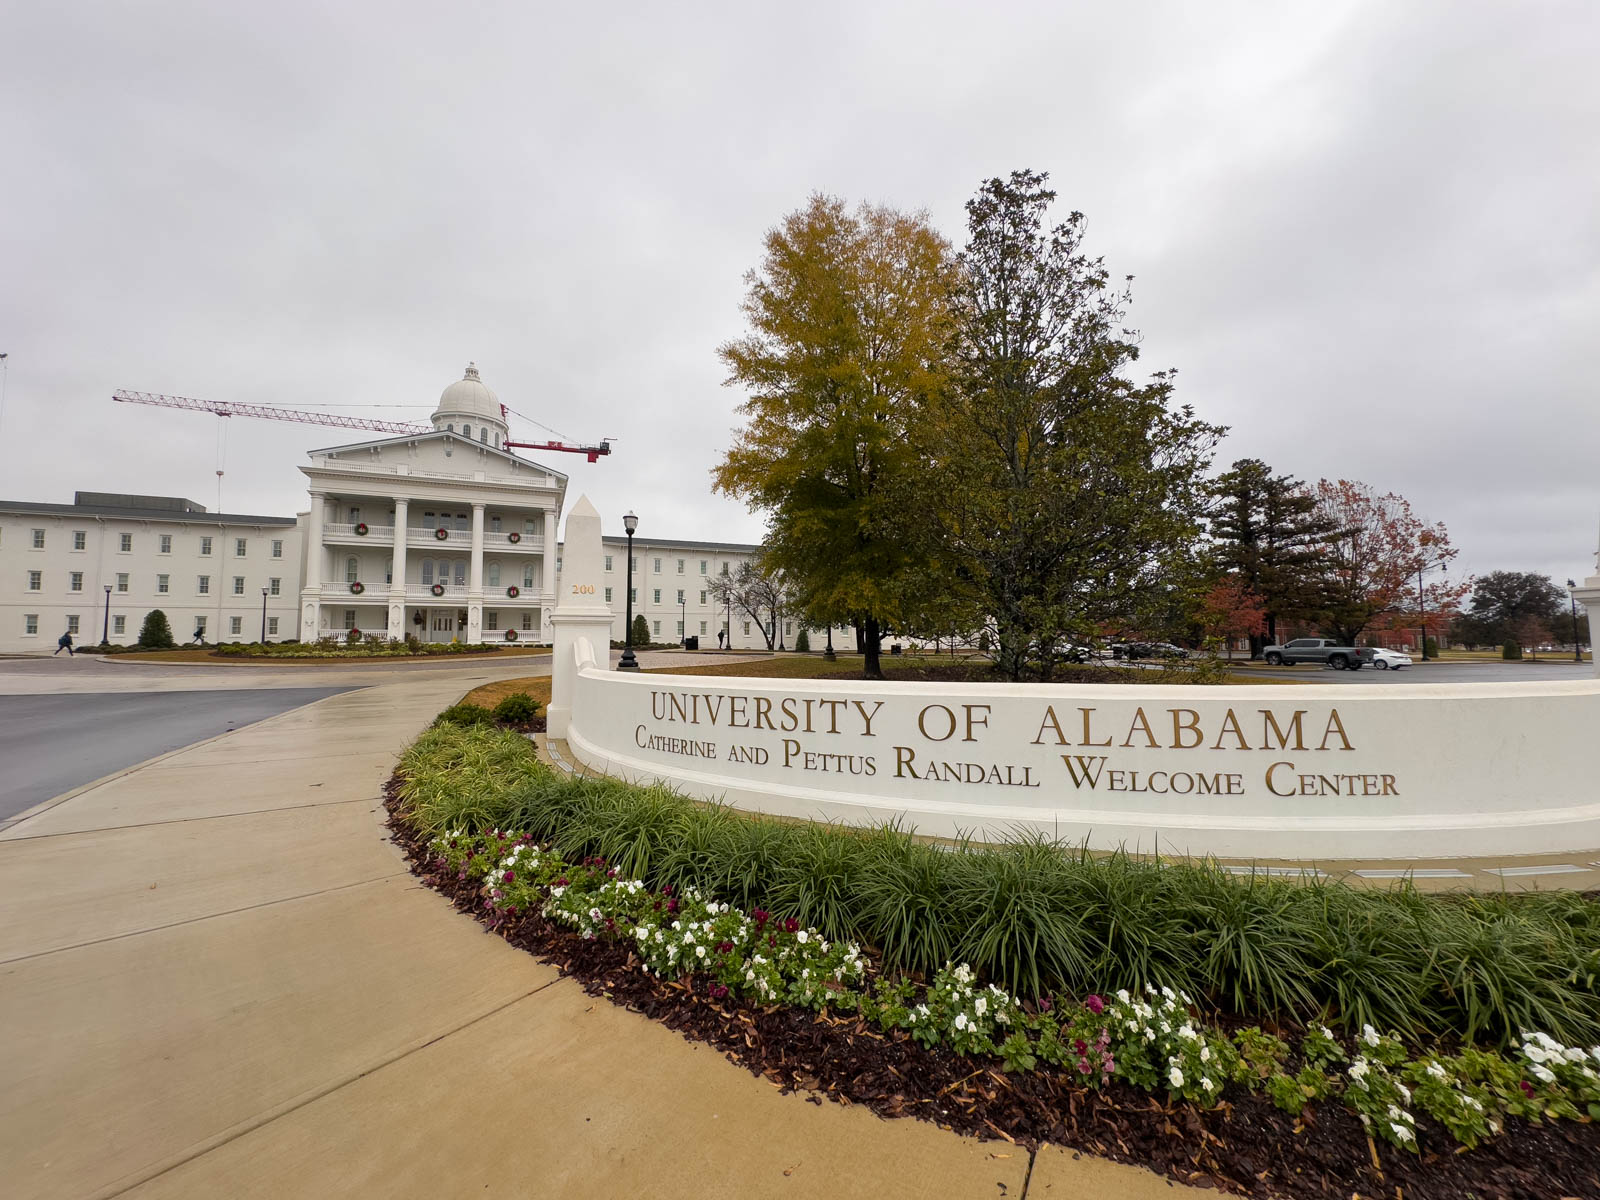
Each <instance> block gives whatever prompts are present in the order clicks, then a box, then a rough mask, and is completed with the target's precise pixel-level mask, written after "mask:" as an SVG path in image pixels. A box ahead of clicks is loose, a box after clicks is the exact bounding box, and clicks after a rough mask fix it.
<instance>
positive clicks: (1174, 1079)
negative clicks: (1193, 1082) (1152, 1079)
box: [1167, 1067, 1183, 1088]
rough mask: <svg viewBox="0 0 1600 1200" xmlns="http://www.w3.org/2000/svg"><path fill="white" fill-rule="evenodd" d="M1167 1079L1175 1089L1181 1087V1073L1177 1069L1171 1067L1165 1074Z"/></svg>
mask: <svg viewBox="0 0 1600 1200" xmlns="http://www.w3.org/2000/svg"><path fill="white" fill-rule="evenodd" d="M1167 1079H1168V1080H1169V1081H1170V1082H1171V1084H1172V1086H1173V1087H1175V1088H1181V1087H1182V1086H1183V1072H1182V1071H1180V1070H1178V1068H1177V1067H1173V1068H1172V1070H1170V1071H1168V1072H1167Z"/></svg>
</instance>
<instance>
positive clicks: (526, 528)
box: [522, 517, 538, 536]
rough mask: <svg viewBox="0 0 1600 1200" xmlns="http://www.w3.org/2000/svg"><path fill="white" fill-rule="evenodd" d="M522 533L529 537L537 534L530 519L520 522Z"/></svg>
mask: <svg viewBox="0 0 1600 1200" xmlns="http://www.w3.org/2000/svg"><path fill="white" fill-rule="evenodd" d="M522 532H523V533H525V534H528V535H530V536H531V535H533V534H535V533H537V532H538V530H536V529H535V528H534V527H533V518H532V517H528V518H526V519H525V520H524V521H523V522H522Z"/></svg>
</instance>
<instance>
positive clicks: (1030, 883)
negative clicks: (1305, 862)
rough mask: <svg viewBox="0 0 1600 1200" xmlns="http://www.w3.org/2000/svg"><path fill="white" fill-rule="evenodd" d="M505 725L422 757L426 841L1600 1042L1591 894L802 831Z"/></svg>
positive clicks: (992, 946) (976, 949)
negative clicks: (1451, 890) (549, 755)
mask: <svg viewBox="0 0 1600 1200" xmlns="http://www.w3.org/2000/svg"><path fill="white" fill-rule="evenodd" d="M463 709H465V710H466V712H465V717H464V718H463V717H462V716H459V715H457V714H460V713H461V712H462V710H463ZM488 716H489V714H487V713H485V712H484V711H483V710H482V709H477V708H476V707H475V706H457V708H456V709H452V710H449V712H448V713H447V714H445V715H444V716H441V719H440V723H439V724H438V725H437V726H436V727H435V728H434V729H433V730H431V731H430V732H429V733H427V734H425V735H424V736H423V738H422V739H420V740H419V741H418V742H417V743H416V744H415V745H414V746H413V747H412V748H411V750H409V751H407V753H406V756H405V758H404V759H403V761H402V767H401V770H402V774H403V776H404V778H405V783H404V787H403V789H402V796H403V798H405V800H406V803H407V807H408V811H409V812H410V814H411V816H412V819H413V820H415V821H416V822H417V823H418V825H419V826H420V827H421V828H422V829H423V830H424V831H425V832H430V833H434V832H438V831H440V830H442V829H447V828H448V829H456V828H462V829H465V830H467V831H469V832H472V831H480V832H481V831H486V830H489V829H492V828H498V829H514V830H517V831H519V832H522V833H526V834H529V835H531V836H532V837H534V838H536V839H539V840H541V841H545V842H552V843H554V844H556V845H559V846H560V847H561V850H562V852H563V854H564V855H566V856H567V857H568V858H569V859H572V860H578V859H581V858H583V857H585V856H590V855H595V856H604V857H605V858H606V859H607V860H608V861H609V862H611V863H613V864H615V865H616V866H617V867H618V869H619V870H621V871H623V872H625V873H626V874H627V875H628V876H629V877H630V878H637V879H640V880H643V881H645V882H646V883H647V884H649V885H650V886H652V887H660V886H662V885H664V884H671V885H672V886H673V887H675V888H684V887H689V886H694V887H699V888H701V889H703V890H704V891H705V892H706V893H707V894H709V895H713V896H715V897H717V898H718V899H719V900H723V901H726V902H727V903H731V904H735V905H738V906H739V907H741V908H744V909H746V910H749V911H753V910H755V909H758V908H761V909H767V910H770V911H772V912H775V913H779V914H781V915H783V916H785V917H791V916H792V917H794V918H796V919H798V920H800V921H801V922H802V923H804V924H806V925H809V926H813V927H815V928H816V929H818V930H820V931H822V932H823V934H824V935H825V936H826V937H828V938H830V939H835V940H837V939H843V938H849V939H852V940H856V941H859V942H862V943H865V944H870V945H874V946H877V947H879V948H880V949H881V953H882V957H883V960H884V963H885V965H886V966H887V967H888V968H890V969H900V970H907V971H912V972H917V973H920V974H922V975H923V976H924V977H932V975H933V974H934V973H935V972H937V971H938V970H939V969H940V968H941V967H942V966H944V964H946V963H948V962H953V961H954V962H959V961H963V960H965V961H967V962H969V963H971V964H972V966H973V967H974V968H976V969H977V970H978V971H979V972H980V973H981V974H983V975H984V976H985V977H986V978H987V979H989V980H991V981H993V982H994V983H997V984H999V985H1000V986H1002V987H1005V988H1006V989H1008V990H1009V991H1012V992H1013V993H1015V994H1017V995H1020V996H1022V997H1024V998H1032V997H1035V996H1041V995H1047V994H1050V993H1053V992H1056V993H1059V992H1064V993H1067V994H1071V995H1084V994H1087V993H1089V992H1098V993H1101V994H1106V993H1110V992H1112V991H1114V990H1115V989H1117V988H1126V989H1128V990H1130V991H1138V990H1139V989H1142V988H1143V987H1145V986H1146V985H1148V984H1153V985H1156V986H1158V987H1159V986H1166V987H1170V988H1173V989H1179V990H1185V991H1188V992H1189V993H1191V994H1192V995H1194V996H1197V997H1200V998H1201V999H1202V1003H1203V1004H1204V1005H1206V1006H1209V1007H1210V1008H1212V1009H1214V1010H1218V1011H1225V1012H1231V1013H1236V1014H1239V1015H1242V1016H1244V1017H1245V1018H1246V1019H1247V1020H1249V1021H1260V1022H1266V1021H1268V1020H1279V1021H1281V1020H1283V1019H1285V1018H1287V1019H1289V1020H1293V1021H1300V1022H1309V1021H1314V1020H1324V1021H1326V1022H1328V1023H1329V1024H1331V1025H1333V1026H1335V1027H1336V1028H1341V1029H1343V1030H1345V1031H1347V1032H1352V1033H1353V1032H1356V1031H1359V1030H1360V1029H1361V1028H1362V1027H1363V1026H1364V1025H1368V1024H1370V1025H1373V1026H1374V1027H1376V1028H1380V1029H1398V1030H1402V1031H1406V1032H1407V1033H1409V1034H1411V1035H1412V1036H1414V1037H1417V1038H1419V1039H1420V1038H1427V1039H1434V1038H1440V1037H1443V1038H1447V1039H1448V1038H1450V1037H1452V1036H1453V1037H1457V1038H1460V1039H1463V1040H1466V1041H1479V1042H1494V1043H1499V1044H1505V1043H1507V1042H1508V1041H1510V1040H1511V1039H1513V1038H1515V1037H1516V1036H1517V1035H1518V1033H1519V1031H1521V1030H1524V1029H1542V1030H1545V1031H1547V1032H1549V1033H1551V1034H1552V1035H1554V1036H1555V1037H1558V1038H1560V1039H1561V1040H1562V1041H1565V1042H1576V1041H1581V1042H1582V1043H1583V1044H1584V1045H1591V1044H1593V1043H1594V1042H1595V1041H1596V1040H1597V1038H1600V986H1597V984H1600V980H1597V975H1600V904H1596V903H1595V902H1594V901H1592V900H1589V899H1586V898H1584V897H1583V896H1579V895H1575V894H1572V893H1543V894H1532V895H1499V894H1496V895H1490V896H1483V895H1475V894H1465V895H1440V896H1432V895H1425V894H1423V893H1420V892H1418V891H1416V889H1415V888H1414V887H1412V886H1411V884H1410V882H1409V881H1401V882H1399V883H1397V884H1395V885H1393V886H1392V887H1391V888H1389V889H1388V890H1384V891H1379V890H1375V889H1370V888H1358V887H1353V886H1350V885H1348V884H1346V883H1343V882H1340V881H1337V880H1329V879H1319V878H1307V879H1305V880H1296V879H1280V878H1273V877H1266V876H1262V875H1249V876H1243V877H1240V876H1235V875H1232V874H1229V873H1228V872H1225V871H1223V870H1222V869H1221V868H1220V867H1218V866H1216V865H1214V864H1211V863H1207V862H1194V861H1181V862H1166V863H1162V862H1155V861H1151V860H1148V859H1135V858H1132V857H1129V856H1126V855H1121V854H1113V855H1104V856H1095V855H1091V854H1089V853H1088V852H1087V851H1085V850H1083V849H1081V848H1076V847H1069V846H1063V845H1059V844H1056V843H1053V842H1050V841H1048V840H1047V839H1045V838H1042V837H1034V838H1029V839H1023V840H1021V841H1018V842H1015V843H1013V844H1009V845H1004V844H1003V845H973V844H957V845H955V846H935V845H932V844H929V843H926V842H920V841H917V840H916V839H915V838H913V837H912V836H911V834H910V833H908V832H907V831H905V830H902V829H899V828H895V827H892V826H890V827H880V828H873V829H859V828H854V827H845V826H834V825H822V824H807V823H794V822H783V821H778V820H775V819H773V818H769V817H761V816H753V815H747V814H743V813H739V812H737V811H735V810H733V809H730V808H726V807H721V806H717V805H707V804H700V803H696V802H693V801H690V800H688V799H686V798H684V797H682V796H679V795H676V794H674V793H673V792H672V791H670V790H669V789H667V788H665V787H660V786H656V787H637V786H633V785H630V784H626V783H623V782H621V781H619V780H615V779H609V778H604V777H602V778H573V777H568V776H564V775H557V774H556V773H554V772H552V771H549V770H547V769H544V768H542V767H540V766H539V764H538V761H537V752H536V751H535V749H534V747H533V746H532V745H531V743H529V741H528V740H527V739H526V738H525V737H522V736H520V735H518V734H516V733H513V732H509V731H501V730H496V729H490V728H485V727H483V726H482V725H481V724H478V723H479V722H482V721H483V720H485V719H486V718H487V717H488ZM456 723H460V724H463V725H467V726H470V727H468V728H454V727H453V725H455V724H456ZM1250 1057H1251V1059H1252V1061H1253V1062H1254V1063H1255V1069H1256V1070H1257V1071H1258V1073H1267V1074H1272V1073H1275V1072H1277V1071H1278V1070H1279V1068H1277V1067H1276V1066H1275V1065H1274V1064H1272V1063H1270V1062H1267V1061H1266V1060H1265V1059H1263V1058H1262V1057H1261V1055H1260V1054H1258V1053H1254V1052H1253V1051H1252V1054H1251V1055H1250ZM1299 1082H1300V1086H1302V1087H1303V1086H1304V1082H1305V1081H1303V1080H1302V1081H1299ZM1280 1086H1282V1087H1283V1088H1284V1089H1285V1102H1286V1103H1287V1102H1288V1101H1289V1100H1290V1099H1291V1098H1292V1097H1291V1095H1290V1093H1291V1092H1292V1090H1293V1089H1291V1088H1290V1087H1289V1085H1287V1084H1283V1085H1280Z"/></svg>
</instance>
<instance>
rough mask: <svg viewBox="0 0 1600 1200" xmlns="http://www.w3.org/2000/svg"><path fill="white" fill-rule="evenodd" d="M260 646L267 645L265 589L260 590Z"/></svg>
mask: <svg viewBox="0 0 1600 1200" xmlns="http://www.w3.org/2000/svg"><path fill="white" fill-rule="evenodd" d="M261 644H262V645H263V646H265V645H266V644H267V589H266V588H262V589H261Z"/></svg>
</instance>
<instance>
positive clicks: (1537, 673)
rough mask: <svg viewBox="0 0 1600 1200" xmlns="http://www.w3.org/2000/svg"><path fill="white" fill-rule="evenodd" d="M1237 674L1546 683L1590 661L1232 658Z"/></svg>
mask: <svg viewBox="0 0 1600 1200" xmlns="http://www.w3.org/2000/svg"><path fill="white" fill-rule="evenodd" d="M1233 666H1234V669H1235V670H1237V671H1239V672H1240V673H1241V674H1243V673H1245V672H1250V673H1258V674H1260V675H1261V676H1262V678H1264V679H1297V680H1299V681H1301V682H1302V683H1389V682H1393V683H1550V682H1554V681H1556V680H1564V681H1570V682H1574V683H1576V682H1579V681H1581V680H1585V679H1593V678H1594V677H1595V670H1594V664H1593V663H1588V662H1586V663H1575V662H1573V661H1571V660H1570V659H1569V660H1567V661H1566V662H1545V661H1544V660H1543V659H1540V660H1539V661H1538V662H1441V663H1435V662H1429V663H1413V664H1412V665H1411V666H1409V667H1402V668H1401V669H1400V670H1398V671H1378V670H1374V669H1373V668H1372V667H1370V666H1367V667H1362V668H1361V670H1359V671H1335V670H1333V669H1332V668H1331V667H1314V666H1294V667H1269V666H1267V665H1266V664H1264V663H1244V662H1236V663H1234V664H1233Z"/></svg>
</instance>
